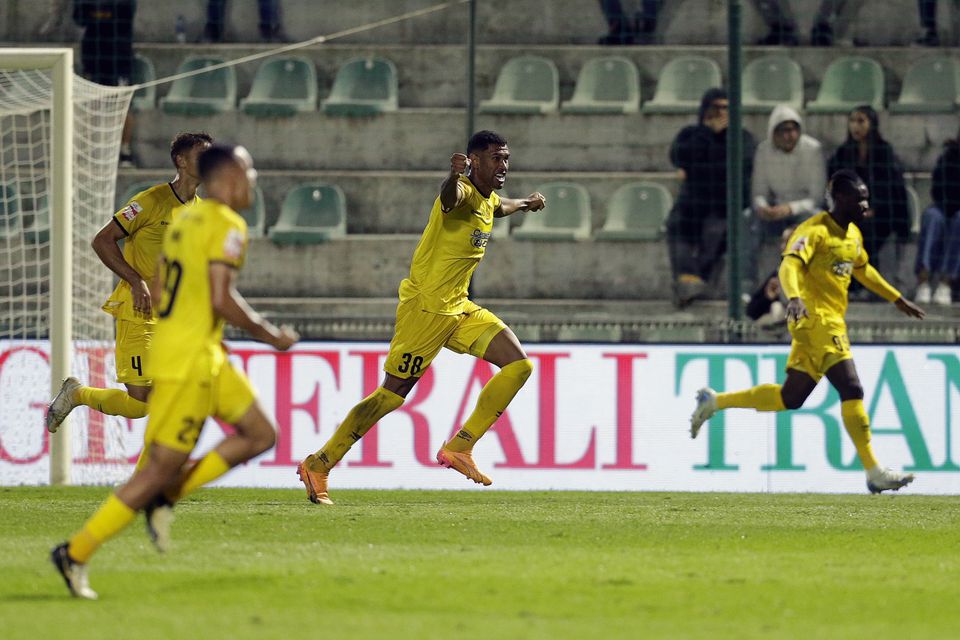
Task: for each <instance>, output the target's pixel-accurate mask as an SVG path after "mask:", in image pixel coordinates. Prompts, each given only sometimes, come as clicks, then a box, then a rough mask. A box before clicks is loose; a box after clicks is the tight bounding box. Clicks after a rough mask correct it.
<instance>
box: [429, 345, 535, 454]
mask: <svg viewBox="0 0 960 640" xmlns="http://www.w3.org/2000/svg"><path fill="white" fill-rule="evenodd" d="M531 373H533V363H532V362H530V360H527V359H523V360H517V361H516V362H511V363H510V364H508V365H507V366H505V367H504V368H503V369H500V371H499V372H498V373H497V375H495V376H493V377H492V378H490V382H488V383H487V384H485V385H484V387H483V389H482V390H481V391H480V397H479V398H477V406H476V407H475V408H474V410H473V413H471V414H470V417H469V418H467V421H466V422H465V423H464V424H463V428H461V429H460V431H458V432H457V435H455V436H454V437H453V438H451V440H450V442H448V443H446V444H445V445H443V446H444V448H446V449H449V450H450V451H457V452H463V451H470V450H472V449H473V445H474V444H475V443H476V441H477V440H479V439H480V437H481V436H483V434H485V433H486V432H487V429H489V428H490V427H491V425H493V423H494V422H496V421H497V418H499V417H500V414H501V413H503V412H504V411H505V410H506V408H507V405H508V404H510V401H511V400H513V397H514V396H515V395H517V392H518V391H520V388H521V387H522V386H523V384H524V383H525V382H526V381H527V378H529V377H530V374H531Z"/></svg>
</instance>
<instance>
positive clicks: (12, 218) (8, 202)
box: [0, 184, 23, 238]
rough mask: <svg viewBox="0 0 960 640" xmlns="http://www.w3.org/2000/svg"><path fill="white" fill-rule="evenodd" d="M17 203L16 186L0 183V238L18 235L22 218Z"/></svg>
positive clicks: (18, 201)
mask: <svg viewBox="0 0 960 640" xmlns="http://www.w3.org/2000/svg"><path fill="white" fill-rule="evenodd" d="M19 203H20V199H19V198H18V197H17V187H16V186H15V185H14V184H0V238H12V237H15V236H18V235H20V229H21V228H22V226H23V220H22V218H21V216H20V204H19Z"/></svg>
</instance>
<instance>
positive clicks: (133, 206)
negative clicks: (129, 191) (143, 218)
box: [120, 200, 143, 222]
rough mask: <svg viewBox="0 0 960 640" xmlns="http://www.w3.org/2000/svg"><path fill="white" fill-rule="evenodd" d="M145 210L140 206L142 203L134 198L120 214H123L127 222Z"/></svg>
mask: <svg viewBox="0 0 960 640" xmlns="http://www.w3.org/2000/svg"><path fill="white" fill-rule="evenodd" d="M141 211H143V207H141V206H140V203H139V202H137V201H136V200H134V201H133V202H131V203H130V204H128V205H127V206H125V207H124V208H123V209H121V210H120V215H121V216H123V219H124V220H126V221H127V222H130V221H132V220H133V219H134V218H136V217H137V214H138V213H140V212H141Z"/></svg>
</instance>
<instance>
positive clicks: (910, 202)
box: [907, 185, 926, 237]
mask: <svg viewBox="0 0 960 640" xmlns="http://www.w3.org/2000/svg"><path fill="white" fill-rule="evenodd" d="M925 208H926V207H922V206H921V205H920V195H919V194H918V193H917V190H916V189H914V188H913V187H911V186H910V185H907V211H909V212H910V235H911V236H913V237H917V235H919V234H920V216H921V214H922V213H923V210H924V209H925Z"/></svg>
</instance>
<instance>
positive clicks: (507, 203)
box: [493, 191, 547, 218]
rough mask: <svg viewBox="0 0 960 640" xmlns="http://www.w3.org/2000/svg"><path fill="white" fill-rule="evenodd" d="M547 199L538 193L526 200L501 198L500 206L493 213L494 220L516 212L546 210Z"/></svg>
mask: <svg viewBox="0 0 960 640" xmlns="http://www.w3.org/2000/svg"><path fill="white" fill-rule="evenodd" d="M546 206H547V199H546V198H544V197H543V194H542V193H540V192H539V191H535V192H533V193H531V194H530V195H528V196H527V197H526V198H501V199H500V206H499V207H498V208H497V210H496V211H494V212H493V217H495V218H505V217H507V216H509V215H512V214H514V213H516V212H517V211H540V210H541V209H544V208H546Z"/></svg>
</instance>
